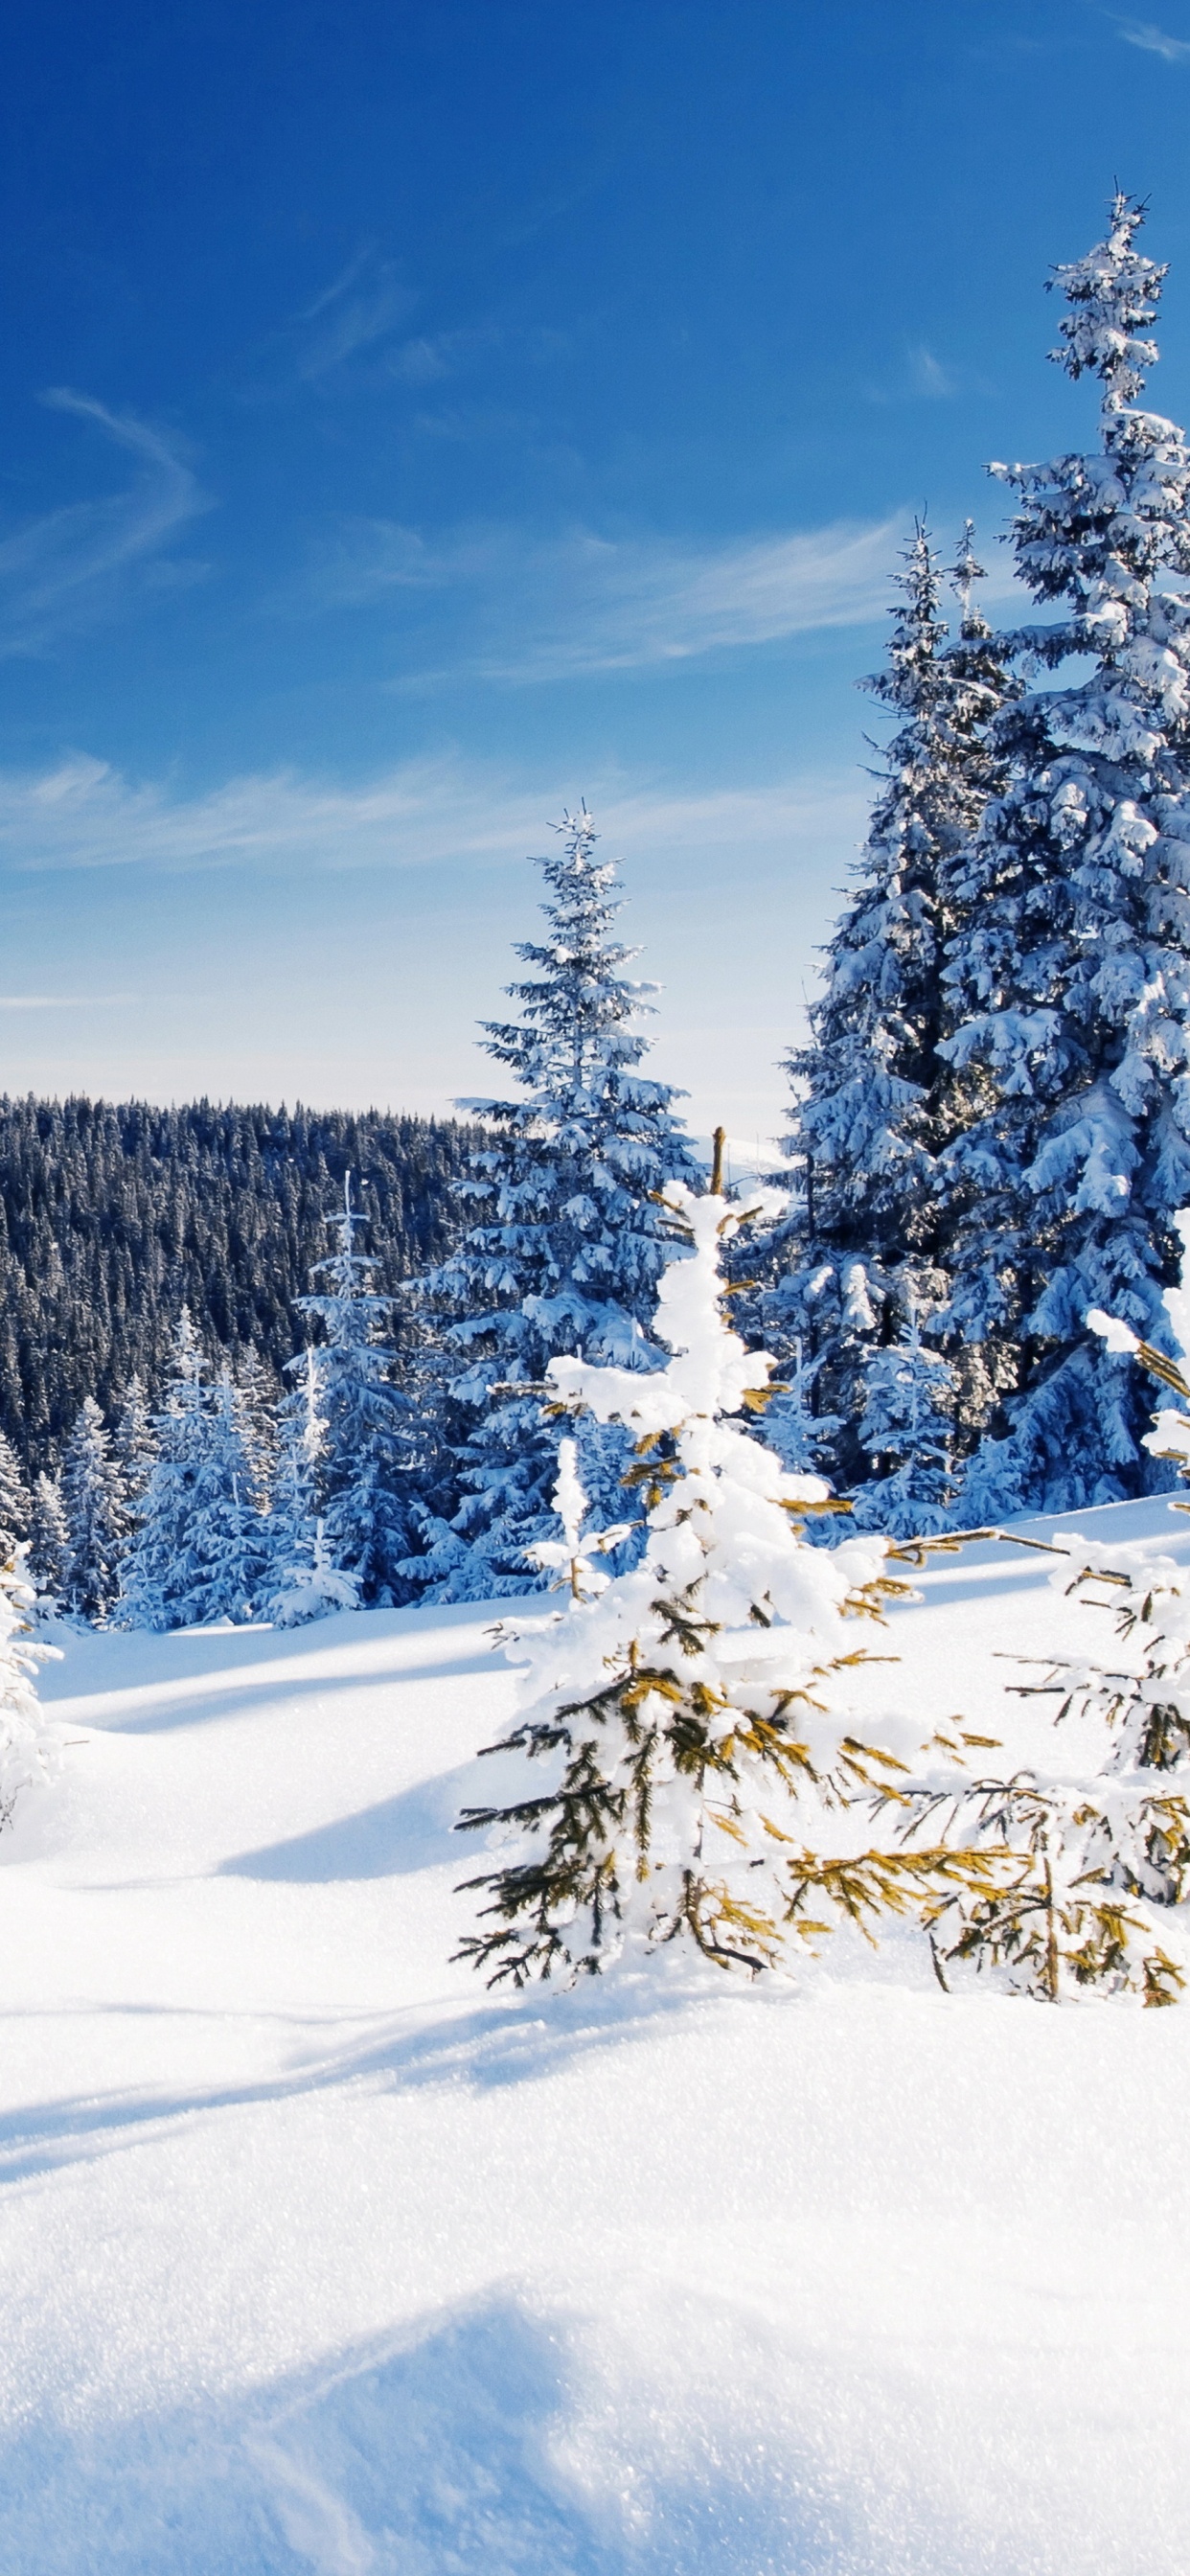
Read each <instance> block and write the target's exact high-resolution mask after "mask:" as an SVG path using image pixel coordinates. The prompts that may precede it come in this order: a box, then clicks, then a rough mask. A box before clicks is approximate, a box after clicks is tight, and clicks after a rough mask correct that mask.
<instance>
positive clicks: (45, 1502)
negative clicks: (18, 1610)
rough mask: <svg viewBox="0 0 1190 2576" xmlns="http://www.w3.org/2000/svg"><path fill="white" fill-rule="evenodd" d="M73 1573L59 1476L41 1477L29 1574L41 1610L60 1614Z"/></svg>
mask: <svg viewBox="0 0 1190 2576" xmlns="http://www.w3.org/2000/svg"><path fill="white" fill-rule="evenodd" d="M69 1572H70V1531H69V1529H68V1527H67V1522H66V1512H65V1508H64V1505H63V1501H62V1488H61V1485H60V1483H59V1481H58V1479H57V1477H55V1476H46V1475H44V1474H43V1475H40V1476H39V1477H38V1478H37V1481H36V1483H35V1485H34V1487H33V1508H32V1511H31V1513H30V1516H29V1545H28V1550H27V1555H26V1574H27V1576H28V1580H29V1583H30V1586H31V1587H32V1590H33V1591H34V1593H35V1594H36V1596H37V1601H38V1606H39V1608H41V1609H43V1610H46V1611H55V1610H59V1609H61V1607H62V1604H63V1602H64V1600H65V1598H66V1586H67V1581H68V1578H69Z"/></svg>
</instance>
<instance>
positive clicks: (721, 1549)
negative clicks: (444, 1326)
mask: <svg viewBox="0 0 1190 2576" xmlns="http://www.w3.org/2000/svg"><path fill="white" fill-rule="evenodd" d="M665 1207H666V1210H667V1212H668V1214H669V1217H670V1219H671V1222H672V1224H673V1227H674V1229H675V1232H676V1233H677V1234H678V1236H679V1239H680V1241H681V1243H682V1246H683V1251H681V1252H679V1255H678V1257H677V1258H676V1259H674V1260H672V1261H671V1262H670V1264H669V1267H668V1268H667V1270H666V1271H665V1273H664V1276H663V1279H662V1282H661V1288H660V1295H659V1301H658V1309H657V1317H656V1329H657V1331H658V1333H659V1334H660V1335H662V1336H663V1337H664V1339H665V1340H666V1341H667V1342H668V1344H669V1346H670V1349H671V1351H672V1353H673V1357H672V1358H671V1360H670V1361H669V1364H668V1366H667V1367H666V1368H664V1369H663V1370H659V1371H657V1372H656V1373H655V1374H650V1375H641V1374H639V1373H637V1372H635V1371H628V1370H625V1369H618V1368H600V1367H596V1366H593V1365H591V1364H589V1363H587V1362H584V1361H582V1360H577V1359H555V1360H554V1361H553V1362H552V1363H551V1366H550V1371H549V1376H550V1381H551V1383H552V1384H553V1385H554V1386H555V1387H556V1389H557V1392H558V1398H559V1402H560V1404H563V1405H565V1406H566V1407H567V1408H569V1409H572V1410H577V1408H578V1407H579V1406H583V1407H585V1408H586V1409H587V1410H588V1411H589V1412H590V1413H591V1414H592V1415H593V1416H594V1418H595V1420H596V1421H597V1422H619V1423H622V1424H624V1425H625V1426H626V1428H627V1429H628V1430H630V1431H631V1433H632V1435H633V1439H634V1443H635V1459H634V1463H633V1466H632V1468H631V1470H630V1475H629V1482H630V1485H631V1486H634V1487H635V1490H636V1492H637V1493H638V1495H639V1496H640V1498H641V1500H642V1501H643V1502H644V1504H645V1506H646V1509H647V1516H648V1517H647V1523H646V1530H647V1537H646V1545H645V1552H644V1556H643V1559H642V1561H641V1563H640V1564H639V1565H638V1566H637V1567H636V1568H635V1569H634V1570H633V1571H632V1572H630V1573H628V1574H626V1575H622V1576H620V1577H619V1578H618V1579H617V1580H615V1581H614V1582H608V1580H607V1577H606V1573H605V1571H604V1569H603V1568H602V1567H601V1566H599V1565H598V1564H596V1562H595V1549H594V1548H593V1547H592V1546H591V1545H590V1544H589V1543H586V1544H585V1543H584V1539H583V1511H582V1496H581V1489H579V1488H578V1486H577V1479H576V1477H575V1472H574V1461H573V1454H571V1455H570V1456H568V1457H567V1458H565V1459H564V1461H563V1474H562V1478H561V1480H560V1486H559V1493H558V1497H557V1504H558V1509H559V1513H560V1516H561V1517H562V1518H563V1523H564V1531H565V1536H564V1539H563V1541H561V1542H556V1541H555V1542H547V1543H546V1546H545V1547H544V1548H543V1550H542V1558H543V1561H544V1562H545V1563H546V1564H547V1565H548V1566H550V1567H551V1568H555V1569H558V1570H560V1571H561V1573H562V1579H563V1581H564V1582H566V1583H567V1584H568V1586H569V1589H570V1593H571V1601H570V1606H569V1608H568V1609H567V1610H566V1611H565V1612H563V1613H562V1614H561V1615H559V1616H556V1617H554V1618H553V1619H551V1620H549V1621H542V1622H540V1623H537V1624H535V1625H534V1626H533V1627H532V1628H527V1629H524V1630H522V1631H521V1632H520V1633H519V1634H518V1635H516V1636H515V1638H514V1639H512V1640H511V1641H510V1651H512V1652H513V1653H514V1654H515V1656H516V1659H517V1660H518V1661H520V1662H521V1663H522V1665H523V1680H522V1691H523V1695H524V1700H525V1703H526V1706H525V1713H524V1715H523V1717H522V1718H521V1720H520V1722H519V1724H518V1725H517V1726H516V1727H515V1728H514V1729H513V1731H512V1733H511V1734H510V1735H509V1736H507V1737H506V1738H505V1739H504V1740H503V1742H502V1744H501V1745H500V1746H499V1747H495V1746H493V1747H491V1748H489V1749H490V1750H492V1751H497V1750H499V1751H506V1750H509V1749H515V1750H517V1751H519V1752H523V1753H525V1754H527V1755H528V1756H529V1757H530V1758H531V1759H533V1760H535V1761H538V1762H540V1763H541V1764H542V1765H543V1766H544V1767H545V1769H546V1771H547V1773H548V1775H549V1776H548V1777H547V1779H546V1781H545V1783H544V1784H543V1787H542V1789H541V1790H540V1792H539V1793H536V1794H529V1795H526V1796H525V1797H524V1798H522V1799H520V1800H518V1801H517V1802H515V1803H514V1804H513V1805H511V1806H509V1807H507V1808H495V1807H490V1808H477V1809H470V1810H468V1811H467V1812H466V1814H465V1815H464V1817H463V1818H462V1820H461V1822H462V1824H463V1826H464V1827H469V1828H473V1829H474V1828H480V1827H487V1828H489V1829H493V1830H494V1833H495V1836H496V1838H497V1851H498V1855H499V1857H498V1860H497V1865H496V1866H495V1867H494V1868H493V1869H492V1870H491V1871H489V1872H486V1873H485V1874H484V1875H483V1876H482V1877H479V1878H476V1879H472V1880H469V1881H467V1882H466V1884H467V1885H468V1887H471V1888H478V1889H481V1890H483V1891H484V1892H485V1894H486V1899H487V1901H486V1904H485V1905H484V1906H483V1908H482V1912H481V1922H482V1921H484V1918H492V1919H491V1921H490V1923H489V1924H487V1926H486V1928H483V1929H481V1930H479V1931H478V1932H477V1933H475V1934H473V1935H471V1936H469V1937H468V1938H467V1939H466V1940H465V1941H464V1942H463V1944H462V1949H461V1955H462V1956H464V1957H469V1958H471V1959H472V1960H473V1961H474V1962H475V1964H476V1965H477V1966H479V1967H482V1968H485V1969H487V1970H488V1971H489V1973H490V1975H491V1977H492V1979H493V1981H495V1980H498V1979H500V1978H504V1977H508V1978H511V1979H512V1981H513V1982H514V1983H515V1984H517V1985H521V1984H523V1983H524V1982H525V1981H526V1980H527V1979H528V1978H530V1977H532V1976H542V1977H548V1976H549V1975H551V1974H552V1973H553V1972H554V1971H555V1970H558V1971H559V1972H561V1973H563V1974H566V1975H568V1976H571V1977H573V1976H575V1975H578V1974H581V1973H584V1972H585V1973H589V1974H590V1973H595V1972H597V1971H598V1970H600V1969H601V1968H603V1967H604V1966H606V1965H607V1964H608V1963H609V1962H610V1961H611V1960H612V1959H613V1958H615V1957H616V1956H617V1955H618V1954H619V1953H620V1952H621V1951H623V1950H624V1948H625V1946H626V1945H627V1946H629V1947H631V1948H634V1949H635V1950H637V1951H638V1952H640V1951H647V1950H648V1949H650V1948H653V1947H655V1946H656V1945H658V1944H659V1943H664V1942H669V1941H673V1940H675V1939H676V1938H678V1937H679V1936H686V1937H688V1938H689V1939H690V1940H691V1941H692V1942H693V1943H694V1945H695V1947H696V1948H697V1949H698V1950H699V1951H700V1952H701V1953H702V1955H703V1956H704V1957H705V1958H707V1959H710V1960H713V1961H715V1962H716V1963H717V1964H718V1965H720V1966H723V1967H727V1966H732V1965H736V1966H741V1967H745V1968H748V1969H750V1970H753V1971H755V1970H758V1969H761V1968H768V1967H772V1966H774V1965H775V1964H776V1963H777V1961H778V1960H779V1958H780V1957H781V1954H782V1951H783V1949H784V1948H785V1946H786V1943H787V1941H788V1940H789V1939H790V1938H793V1939H796V1938H797V1937H798V1936H802V1937H806V1938H812V1937H813V1935H814V1934H815V1933H816V1932H819V1931H822V1930H825V1929H826V1928H827V1921H826V1919H824V1917H823V1915H822V1913H821V1911H820V1910H816V1909H821V1908H822V1907H823V1906H825V1908H826V1913H827V1916H828V1917H835V1918H838V1917H850V1918H851V1919H852V1920H855V1921H859V1922H867V1921H868V1920H870V1919H872V1918H874V1917H875V1916H876V1915H877V1914H879V1913H880V1912H881V1911H882V1910H885V1909H891V1910H893V1911H897V1912H904V1911H906V1910H907V1909H923V1910H924V1909H927V1908H928V1907H929V1906H930V1905H931V1904H933V1903H936V1902H937V1901H938V1891H939V1888H940V1887H941V1888H943V1889H944V1888H945V1887H946V1886H947V1885H949V1884H953V1883H955V1882H956V1881H957V1879H958V1878H959V1877H960V1876H963V1875H964V1874H965V1875H967V1876H970V1874H971V1872H972V1870H973V1869H974V1871H975V1874H976V1876H977V1877H981V1876H983V1875H985V1874H986V1865H985V1864H984V1863H983V1862H982V1860H979V1859H976V1860H974V1861H972V1858H971V1856H970V1855H969V1854H965V1853H963V1852H961V1851H958V1850H954V1851H952V1850H948V1849H943V1848H936V1849H931V1850H927V1849H925V1848H916V1849H914V1850H913V1851H911V1852H910V1851H905V1850H899V1849H897V1848H896V1847H895V1846H894V1847H893V1848H892V1849H891V1850H889V1849H885V1850H881V1851H874V1850H870V1849H859V1850H857V1849H855V1848H854V1846H855V1839H856V1837H855V1833H854V1830H853V1828H854V1825H855V1822H856V1817H855V1815H854V1814H850V1813H849V1814H847V1815H846V1816H845V1814H844V1811H850V1810H852V1809H854V1808H855V1806H856V1802H857V1801H858V1800H859V1799H860V1798H864V1799H866V1798H867V1797H869V1796H870V1795H871V1793H872V1792H873V1790H874V1788H875V1787H876V1786H877V1785H878V1783H879V1782H880V1781H881V1780H882V1779H883V1778H885V1777H887V1776H889V1775H891V1774H893V1773H895V1772H898V1771H900V1770H901V1769H902V1767H903V1766H902V1765H901V1763H900V1761H899V1759H898V1757H897V1756H896V1755H895V1754H893V1753H892V1752H891V1751H888V1750H885V1749H884V1748H881V1747H879V1746H876V1745H873V1744H870V1743H868V1742H866V1741H864V1740H862V1739H861V1738H860V1737H858V1736H857V1735H855V1734H854V1733H853V1732H852V1731H851V1728H850V1726H849V1724H848V1719H847V1715H846V1712H845V1711H844V1710H843V1709H841V1708H840V1707H839V1706H838V1705H837V1697H838V1688H839V1684H838V1677H839V1676H840V1675H841V1674H843V1673H844V1672H845V1671H846V1668H847V1667H848V1666H849V1665H854V1664H856V1663H858V1662H861V1661H864V1660H866V1654H865V1649H864V1647H863V1645H862V1644H857V1643H856V1642H855V1628H854V1624H853V1623H854V1622H855V1621H856V1620H857V1619H863V1618H878V1617H879V1614H880V1607H881V1602H882V1599H883V1598H884V1597H885V1596H887V1595H888V1594H890V1593H894V1592H896V1591H898V1590H902V1591H903V1590H904V1586H902V1585H899V1584H898V1583H897V1582H896V1581H895V1580H894V1579H892V1578H890V1576H889V1575H888V1573H887V1571H886V1559H887V1555H888V1547H887V1542H886V1541H885V1540H884V1539H882V1538H879V1537H876V1536H863V1537H850V1538H847V1539H844V1540H843V1542H842V1543H841V1545H840V1546H838V1547H836V1548H834V1549H832V1550H830V1551H826V1550H822V1549H817V1548H812V1547H810V1546H809V1545H808V1544H807V1542H806V1540H805V1538H804V1536H803V1533H802V1526H801V1524H802V1522H803V1521H804V1518H805V1516H806V1515H807V1514H808V1513H812V1512H816V1511H821V1510H823V1509H824V1508H829V1507H830V1497H829V1489H828V1487H827V1486H826V1485H825V1484H824V1483H823V1481H822V1479H821V1478H819V1477H817V1476H806V1475H791V1474H788V1473H787V1472H786V1471H785V1470H784V1469H783V1468H782V1466H781V1463H780V1460H779V1459H778V1458H777V1457H776V1456H775V1454H774V1453H773V1452H772V1451H771V1450H769V1449H767V1448H765V1447H764V1446H763V1444H762V1443H761V1442H760V1441H759V1440H757V1439H755V1438H754V1437H752V1436H751V1434H750V1433H749V1432H748V1431H746V1430H745V1429H744V1428H743V1427H742V1425H741V1424H740V1423H739V1422H738V1421H736V1420H733V1419H732V1417H733V1416H738V1415H740V1414H742V1413H743V1414H747V1413H753V1414H754V1413H758V1412H760V1411H761V1410H762V1409H763V1406H764V1404H765V1402H766V1400H767V1397H768V1393H769V1381H770V1374H771V1370H772V1367H773V1363H772V1361H771V1360H770V1359H769V1358H768V1356H767V1355H766V1354H765V1353H763V1352H754V1351H746V1350H745V1348H744V1345H743V1343H742V1341H741V1340H740V1339H739V1336H738V1335H737V1334H735V1333H733V1332H732V1331H731V1330H730V1328H729V1326H728V1325H727V1324H726V1322H725V1321H724V1317H723V1313H722V1307H721V1298H722V1295H723V1283H722V1280H721V1277H720V1257H721V1253H722V1251H723V1249H724V1247H725V1245H726V1244H727V1243H728V1242H730V1240H731V1238H732V1236H733V1235H734V1234H735V1233H736V1232H737V1231H738V1229H739V1227H740V1224H741V1222H743V1221H744V1219H743V1217H742V1214H741V1211H740V1210H739V1209H738V1208H734V1207H730V1206H729V1205H728V1204H727V1202H726V1201H725V1200H724V1199H723V1198H721V1197H719V1196H718V1195H710V1194H708V1195H707V1196H703V1197H700V1196H696V1195H695V1193H694V1192H693V1191H692V1190H691V1189H689V1188H688V1187H687V1186H686V1185H684V1184H673V1185H671V1186H670V1188H669V1189H668V1191H667V1192H666V1196H665ZM683 1253H684V1257H683ZM603 1535H604V1539H605V1540H606V1538H607V1537H608V1536H609V1535H610V1534H608V1533H604V1534H603ZM849 1845H850V1848H849Z"/></svg>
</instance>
